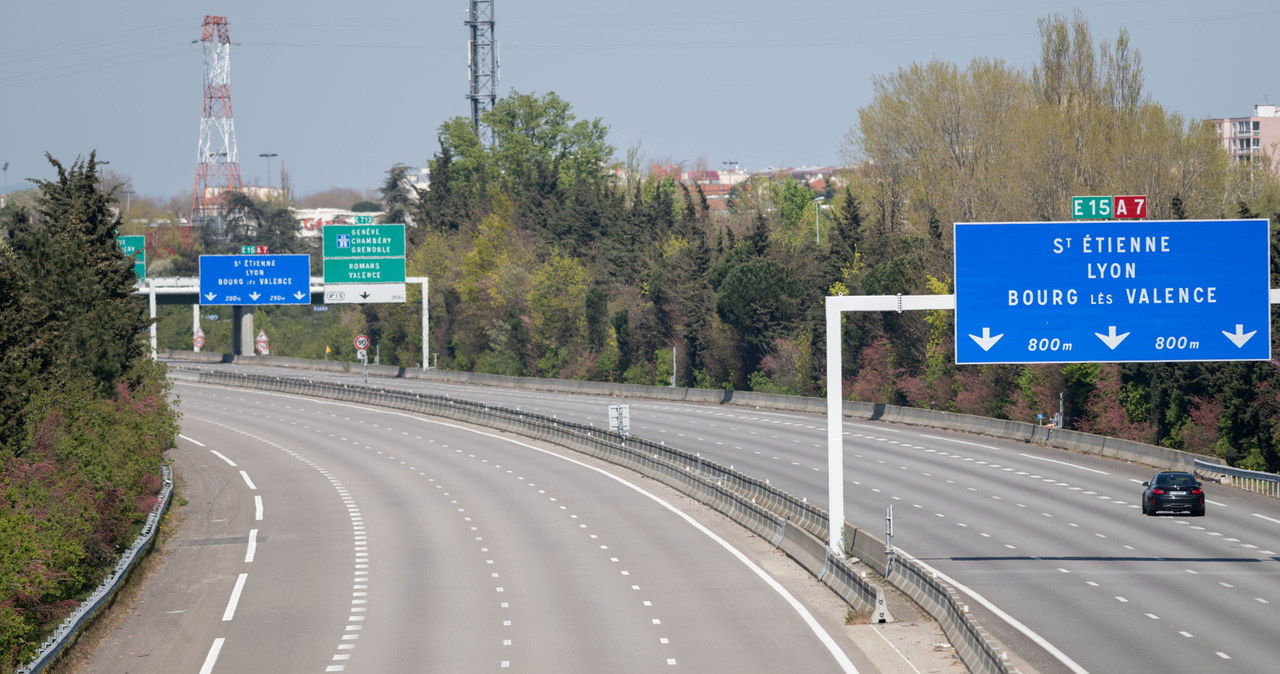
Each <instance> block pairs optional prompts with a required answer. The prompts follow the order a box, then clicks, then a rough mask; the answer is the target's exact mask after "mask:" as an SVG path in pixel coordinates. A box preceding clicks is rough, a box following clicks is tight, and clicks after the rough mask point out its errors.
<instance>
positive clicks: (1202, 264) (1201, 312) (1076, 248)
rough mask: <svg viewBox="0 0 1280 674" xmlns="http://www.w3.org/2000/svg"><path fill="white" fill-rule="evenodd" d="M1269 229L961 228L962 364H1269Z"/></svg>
mask: <svg viewBox="0 0 1280 674" xmlns="http://www.w3.org/2000/svg"><path fill="white" fill-rule="evenodd" d="M1268 230H1269V227H1268V222H1267V221H1266V220H1165V221H1161V220H1145V221H1126V222H1028V223H958V224H956V226H955V263H956V268H955V280H956V293H955V295H956V315H955V318H956V363H959V364H977V363H1084V362H1101V363H1107V362H1116V363H1119V362H1164V361H1210V360H1267V359H1269V358H1270V357H1271V305H1270V292H1269V290H1270V286H1271V283H1270V261H1269V250H1270V249H1269V244H1268V240H1269V231H1268Z"/></svg>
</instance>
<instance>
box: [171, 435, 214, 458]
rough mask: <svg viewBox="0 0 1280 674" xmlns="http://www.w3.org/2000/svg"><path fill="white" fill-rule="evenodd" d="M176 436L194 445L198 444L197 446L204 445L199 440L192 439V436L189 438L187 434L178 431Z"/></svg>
mask: <svg viewBox="0 0 1280 674" xmlns="http://www.w3.org/2000/svg"><path fill="white" fill-rule="evenodd" d="M178 437H180V438H182V439H183V440H186V441H187V442H190V443H192V444H194V445H196V446H198V447H204V446H205V444H204V443H203V442H200V441H199V440H195V439H193V438H189V437H187V436H185V435H183V434H181V433H179V434H178ZM214 454H217V452H214Z"/></svg>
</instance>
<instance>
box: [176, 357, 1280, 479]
mask: <svg viewBox="0 0 1280 674" xmlns="http://www.w3.org/2000/svg"><path fill="white" fill-rule="evenodd" d="M161 357H162V358H168V359H174V360H186V361H194V362H203V363H233V362H238V363H244V364H249V363H252V364H255V365H268V366H278V367H288V368H307V369H314V370H324V371H330V372H348V371H352V369H353V368H355V367H357V365H356V364H354V363H351V362H347V361H336V360H309V359H304V358H289V357H280V356H257V357H242V356H233V355H230V354H219V353H194V352H191V351H178V350H172V351H167V352H162V354H161ZM369 375H370V376H376V377H395V378H404V379H420V380H426V381H438V382H442V383H448V384H473V385H479V386H501V387H505V388H517V389H524V390H536V391H554V392H558V393H581V394H588V395H603V396H615V397H626V398H646V399H650V400H670V401H680V402H696V403H713V404H720V405H735V406H740V407H756V408H761V409H772V410H785V411H789V412H807V413H811V414H826V411H827V408H826V400H825V399H824V398H809V397H804V396H791V395H780V394H775V393H756V392H753V391H725V390H721V389H696V388H678V387H670V386H646V385H643V384H614V383H609V382H589V381H576V380H568V379H541V378H538V377H509V376H505V375H496V374H483V373H478V372H462V371H458V370H418V369H412V368H403V367H396V366H393V365H370V366H369ZM843 408H844V416H845V417H846V418H850V419H859V420H863V421H886V422H890V423H898V424H907V425H912V426H924V427H927V428H937V429H941V430H947V431H956V432H959V433H973V434H977V435H986V436H988V437H993V438H1002V439H1005V440H1016V441H1019V442H1026V443H1030V444H1034V445H1042V446H1045V447H1054V448H1056V449H1065V450H1068V451H1073V452H1080V453H1082V454H1094V455H1097V456H1104V457H1107V458H1111V459H1118V460H1120V461H1128V462H1131V463H1137V464H1140V465H1143V466H1150V467H1152V468H1156V469H1158V470H1184V471H1188V472H1190V471H1191V470H1193V469H1194V467H1195V465H1196V461H1197V460H1202V459H1204V458H1205V457H1204V456H1203V455H1199V454H1194V453H1192V452H1184V451H1181V450H1177V449H1169V448H1167V447H1159V446H1156V445H1148V444H1145V443H1141V442H1134V441H1132V440H1121V439H1119V438H1108V437H1106V436H1103V435H1094V434H1092V433H1083V432H1080V431H1071V430H1066V429H1061V428H1048V427H1046V426H1041V425H1039V424H1033V423H1028V422H1025V421H1010V420H1008V419H992V418H989V417H981V416H977V415H973V414H959V413H956V412H944V411H941V410H929V409H923V408H918V407H903V406H898V405H883V404H879V403H866V402H854V401H845V402H844V405H843ZM1211 465H1212V464H1211ZM1261 475H1267V473H1262V474H1261ZM1274 477H1276V478H1277V479H1280V476H1274ZM1231 484H1233V485H1234V486H1236V487H1238V488H1240V489H1244V490H1247V491H1253V492H1256V493H1259V494H1265V495H1268V496H1280V494H1277V492H1276V490H1275V488H1274V487H1272V486H1271V484H1270V482H1269V481H1268V480H1265V479H1262V478H1258V479H1241V480H1232V481H1231Z"/></svg>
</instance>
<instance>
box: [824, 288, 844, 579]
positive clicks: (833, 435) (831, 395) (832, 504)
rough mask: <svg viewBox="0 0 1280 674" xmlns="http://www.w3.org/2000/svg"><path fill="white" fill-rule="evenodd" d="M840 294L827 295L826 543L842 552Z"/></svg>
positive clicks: (842, 484) (842, 404)
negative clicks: (827, 529) (827, 515)
mask: <svg viewBox="0 0 1280 674" xmlns="http://www.w3.org/2000/svg"><path fill="white" fill-rule="evenodd" d="M839 299H840V298H839V297H828V298H827V303H826V318H827V512H828V514H829V516H830V517H829V520H828V525H829V528H830V533H829V534H828V538H827V546H828V547H830V548H831V550H832V552H835V553H837V554H839V555H843V554H844V541H843V538H844V410H843V408H844V372H843V369H844V368H842V367H841V363H842V362H843V361H842V359H841V357H840V315H841V314H840V308H839V306H838V304H837V302H836V301H837V300H839Z"/></svg>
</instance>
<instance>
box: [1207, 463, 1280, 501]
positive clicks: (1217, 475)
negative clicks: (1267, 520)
mask: <svg viewBox="0 0 1280 674" xmlns="http://www.w3.org/2000/svg"><path fill="white" fill-rule="evenodd" d="M1195 472H1196V474H1198V475H1201V476H1207V477H1209V478H1211V479H1213V480H1214V481H1216V482H1218V483H1221V484H1229V485H1231V486H1233V487H1236V488H1237V489H1243V490H1245V491H1251V492H1254V493H1255V494H1262V495H1264V496H1274V497H1280V475H1276V474H1275V473H1262V472H1259V471H1256V470H1245V469H1243V468H1232V467H1231V466H1223V465H1221V464H1217V463H1209V462H1208V461H1203V460H1201V459H1196V461H1195Z"/></svg>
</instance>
